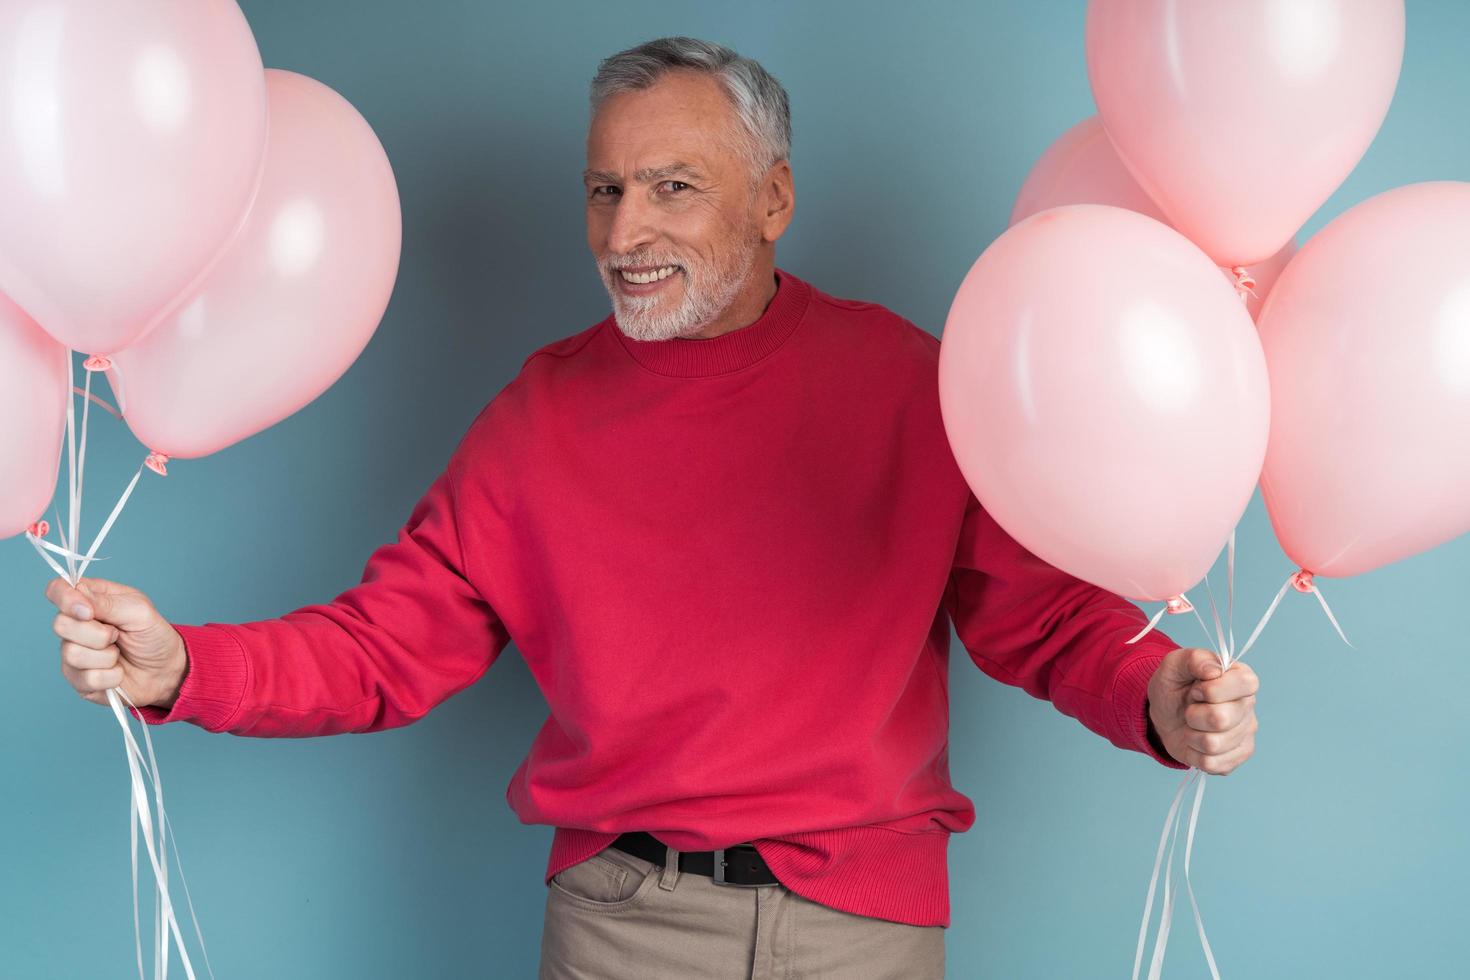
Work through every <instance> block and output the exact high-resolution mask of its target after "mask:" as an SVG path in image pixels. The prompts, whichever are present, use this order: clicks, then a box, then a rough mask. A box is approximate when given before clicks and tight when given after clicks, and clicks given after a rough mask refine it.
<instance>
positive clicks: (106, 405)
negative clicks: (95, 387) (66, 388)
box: [72, 387, 122, 419]
mask: <svg viewBox="0 0 1470 980" xmlns="http://www.w3.org/2000/svg"><path fill="white" fill-rule="evenodd" d="M72 392H73V393H74V394H78V395H82V396H84V397H86V398H88V399H90V400H91V401H94V402H96V403H97V404H98V405H99V406H100V407H102V408H105V409H107V411H109V412H111V413H112V414H113V415H115V416H116V417H117V418H119V419H121V418H122V413H121V412H119V411H118V410H117V409H115V408H113V407H112V405H111V404H109V403H108V402H107V401H106V400H104V399H102V398H99V397H98V396H96V395H94V394H91V393H90V392H86V391H83V390H82V389H80V388H77V387H73V388H72Z"/></svg>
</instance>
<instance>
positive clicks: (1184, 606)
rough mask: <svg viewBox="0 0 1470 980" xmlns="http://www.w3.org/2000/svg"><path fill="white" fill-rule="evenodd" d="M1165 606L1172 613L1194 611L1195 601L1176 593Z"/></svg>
mask: <svg viewBox="0 0 1470 980" xmlns="http://www.w3.org/2000/svg"><path fill="white" fill-rule="evenodd" d="M1164 608H1165V609H1167V610H1168V611H1169V612H1170V613H1172V614H1174V615H1178V614H1180V613H1188V612H1194V603H1192V602H1190V601H1189V600H1188V599H1186V598H1184V596H1182V595H1176V596H1174V597H1172V598H1170V599H1168V600H1167V601H1166V602H1165V603H1164Z"/></svg>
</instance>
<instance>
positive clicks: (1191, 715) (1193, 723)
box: [1184, 698, 1255, 732]
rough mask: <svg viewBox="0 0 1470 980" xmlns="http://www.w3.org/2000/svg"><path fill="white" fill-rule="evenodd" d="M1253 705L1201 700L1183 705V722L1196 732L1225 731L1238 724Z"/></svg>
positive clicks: (1241, 702) (1241, 700)
mask: <svg viewBox="0 0 1470 980" xmlns="http://www.w3.org/2000/svg"><path fill="white" fill-rule="evenodd" d="M1254 711H1255V706H1254V705H1253V704H1247V703H1246V700H1245V699H1244V698H1242V699H1240V700H1238V701H1225V702H1222V703H1216V702H1213V701H1201V702H1199V703H1197V704H1189V705H1185V707H1184V723H1185V724H1186V725H1188V726H1189V727H1190V728H1192V729H1193V730H1195V731H1197V732H1226V731H1229V730H1230V729H1232V728H1234V727H1235V726H1236V725H1239V724H1240V723H1241V721H1243V720H1244V719H1245V717H1246V716H1247V715H1250V714H1252V713H1254Z"/></svg>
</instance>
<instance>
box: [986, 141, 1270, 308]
mask: <svg viewBox="0 0 1470 980" xmlns="http://www.w3.org/2000/svg"><path fill="white" fill-rule="evenodd" d="M1063 204H1111V205H1113V206H1114V207H1119V208H1127V209H1128V210H1130V211H1137V212H1138V213H1139V214H1146V215H1148V216H1149V217H1150V218H1153V219H1155V220H1157V221H1162V222H1163V223H1164V224H1169V219H1168V218H1167V217H1165V216H1164V212H1163V211H1161V210H1159V206H1158V205H1157V204H1155V203H1154V202H1153V198H1151V197H1149V196H1148V195H1147V194H1146V193H1144V190H1143V188H1142V187H1139V186H1138V181H1136V180H1134V179H1133V175H1132V174H1130V173H1129V172H1128V168H1127V167H1125V166H1123V161H1122V160H1120V159H1118V153H1117V151H1116V150H1114V149H1113V144H1112V143H1111V142H1109V140H1108V136H1107V133H1106V132H1105V131H1104V130H1103V126H1102V123H1101V122H1100V121H1099V120H1098V118H1097V117H1096V116H1090V117H1088V118H1087V119H1084V120H1082V121H1081V122H1080V123H1078V124H1077V125H1075V126H1073V127H1072V128H1071V129H1069V130H1067V131H1066V132H1065V133H1063V134H1062V135H1061V136H1060V137H1059V138H1058V139H1057V141H1056V142H1055V143H1053V144H1052V145H1051V146H1049V147H1047V149H1046V152H1044V153H1042V155H1041V157H1040V159H1038V160H1037V161H1036V165H1035V166H1033V167H1032V168H1031V173H1030V174H1028V175H1027V176H1026V180H1025V182H1024V183H1023V184H1022V185H1021V191H1020V193H1019V194H1017V195H1016V204H1015V207H1014V208H1012V209H1011V224H1015V223H1016V222H1018V221H1021V220H1022V219H1024V218H1029V217H1031V215H1033V214H1035V213H1036V212H1038V211H1045V210H1046V209H1047V208H1055V207H1059V206H1061V205H1063ZM1296 251H1297V244H1296V239H1295V238H1293V239H1292V240H1291V241H1289V242H1287V243H1286V245H1285V246H1283V247H1282V249H1281V250H1280V251H1279V252H1277V253H1276V254H1275V255H1273V256H1271V257H1270V258H1269V259H1267V260H1266V261H1265V262H1258V263H1256V264H1255V265H1251V266H1247V267H1246V269H1245V274H1246V275H1245V278H1243V279H1241V280H1240V282H1241V285H1242V287H1243V288H1244V289H1245V290H1246V292H1245V294H1244V296H1245V306H1246V309H1247V310H1249V311H1250V315H1251V317H1252V318H1255V317H1256V316H1258V315H1260V312H1261V304H1262V303H1264V302H1265V301H1266V294H1267V293H1269V292H1270V291H1271V286H1272V284H1273V283H1275V282H1276V277H1277V276H1279V275H1280V274H1281V270H1282V269H1284V268H1286V263H1287V262H1289V261H1291V257H1292V256H1293V255H1295V254H1296ZM1220 271H1221V273H1222V274H1223V275H1224V276H1225V277H1226V278H1227V279H1228V280H1229V281H1230V282H1231V283H1232V284H1234V283H1236V282H1237V276H1236V274H1235V272H1234V271H1232V270H1230V269H1221V270H1220Z"/></svg>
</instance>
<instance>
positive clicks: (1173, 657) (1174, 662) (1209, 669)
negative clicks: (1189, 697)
mask: <svg viewBox="0 0 1470 980" xmlns="http://www.w3.org/2000/svg"><path fill="white" fill-rule="evenodd" d="M1159 666H1160V668H1161V669H1162V670H1163V671H1164V672H1165V673H1164V676H1165V677H1166V678H1167V679H1168V680H1169V681H1170V683H1172V684H1173V685H1175V686H1176V687H1188V686H1189V685H1190V684H1193V683H1194V682H1195V681H1201V680H1212V679H1214V678H1216V677H1219V676H1220V674H1221V669H1220V656H1219V654H1217V653H1215V651H1213V650H1206V649H1204V648H1203V647H1181V648H1180V649H1178V650H1175V651H1174V652H1173V653H1170V654H1169V655H1168V656H1167V657H1165V658H1164V662H1163V663H1162V664H1160V665H1159Z"/></svg>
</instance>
